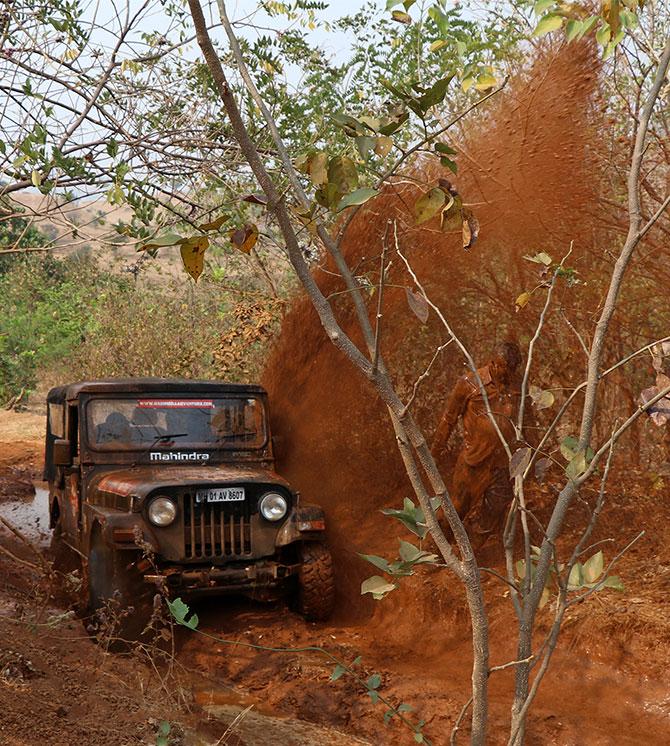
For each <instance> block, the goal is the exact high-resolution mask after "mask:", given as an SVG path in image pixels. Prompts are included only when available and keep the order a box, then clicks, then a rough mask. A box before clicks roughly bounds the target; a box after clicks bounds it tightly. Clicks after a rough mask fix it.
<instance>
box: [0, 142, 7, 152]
mask: <svg viewBox="0 0 670 746" xmlns="http://www.w3.org/2000/svg"><path fill="white" fill-rule="evenodd" d="M6 153H7V146H6V145H5V143H4V142H3V141H2V140H0V155H5V154H6Z"/></svg>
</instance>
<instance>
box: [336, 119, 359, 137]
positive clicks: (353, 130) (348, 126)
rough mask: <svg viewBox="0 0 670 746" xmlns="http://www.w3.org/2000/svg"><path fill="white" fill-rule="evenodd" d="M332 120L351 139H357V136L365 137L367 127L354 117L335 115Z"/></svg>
mask: <svg viewBox="0 0 670 746" xmlns="http://www.w3.org/2000/svg"><path fill="white" fill-rule="evenodd" d="M331 119H332V120H333V122H335V124H336V125H337V126H338V127H341V128H342V129H343V130H344V134H345V135H349V137H356V135H364V134H365V127H363V125H362V124H361V123H360V122H359V121H358V120H357V119H355V118H354V117H351V116H349V115H348V114H333V115H332V116H331Z"/></svg>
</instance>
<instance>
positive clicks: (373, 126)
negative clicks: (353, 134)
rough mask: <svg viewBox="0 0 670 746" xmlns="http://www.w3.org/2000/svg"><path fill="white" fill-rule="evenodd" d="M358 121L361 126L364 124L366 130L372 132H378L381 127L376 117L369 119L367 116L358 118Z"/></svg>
mask: <svg viewBox="0 0 670 746" xmlns="http://www.w3.org/2000/svg"><path fill="white" fill-rule="evenodd" d="M358 121H359V122H360V123H361V124H364V125H365V126H366V127H367V128H368V129H370V130H372V131H373V132H379V127H380V125H381V122H380V121H379V119H377V118H376V117H369V116H367V115H365V116H362V117H359V118H358Z"/></svg>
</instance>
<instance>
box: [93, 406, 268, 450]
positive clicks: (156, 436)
mask: <svg viewBox="0 0 670 746" xmlns="http://www.w3.org/2000/svg"><path fill="white" fill-rule="evenodd" d="M86 421H87V437H88V442H89V445H90V446H91V448H93V449H95V450H97V451H119V450H122V451H147V450H152V451H153V450H171V449H179V450H182V449H184V448H203V449H206V450H215V449H219V448H224V449H226V448H227V449H240V448H259V447H261V446H262V445H264V443H265V441H266V431H265V413H264V410H263V403H262V402H261V401H260V399H256V398H241V397H237V398H232V397H230V398H225V399H224V398H212V399H210V398H206V399H196V398H192V397H191V398H189V397H186V396H183V397H182V396H177V397H172V398H170V397H166V396H145V397H141V398H132V399H129V398H123V399H102V398H101V399H92V400H91V401H90V402H89V403H88V405H87V409H86Z"/></svg>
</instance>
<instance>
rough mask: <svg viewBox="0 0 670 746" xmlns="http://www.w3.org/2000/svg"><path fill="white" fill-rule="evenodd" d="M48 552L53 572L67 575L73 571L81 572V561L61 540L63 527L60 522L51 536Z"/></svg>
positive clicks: (62, 539) (63, 540)
mask: <svg viewBox="0 0 670 746" xmlns="http://www.w3.org/2000/svg"><path fill="white" fill-rule="evenodd" d="M49 552H50V554H51V557H52V561H53V567H54V570H56V571H57V572H60V573H63V574H64V575H67V574H68V573H70V572H74V571H75V570H79V571H81V559H80V558H79V556H78V555H77V553H76V552H75V551H74V550H72V549H71V548H70V547H69V546H68V545H67V544H66V543H65V539H64V538H63V526H62V524H61V522H60V521H58V522H57V523H56V525H55V526H54V529H53V533H52V534H51V543H50V545H49Z"/></svg>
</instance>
